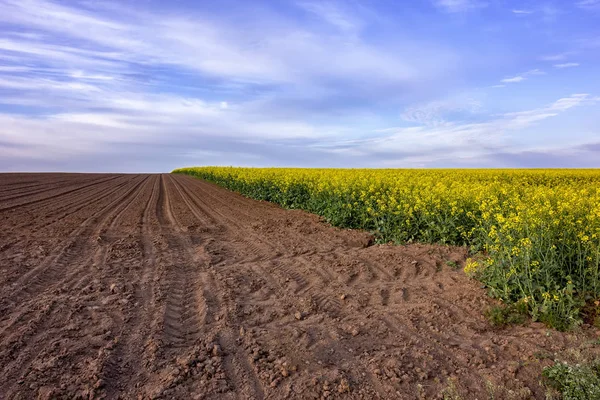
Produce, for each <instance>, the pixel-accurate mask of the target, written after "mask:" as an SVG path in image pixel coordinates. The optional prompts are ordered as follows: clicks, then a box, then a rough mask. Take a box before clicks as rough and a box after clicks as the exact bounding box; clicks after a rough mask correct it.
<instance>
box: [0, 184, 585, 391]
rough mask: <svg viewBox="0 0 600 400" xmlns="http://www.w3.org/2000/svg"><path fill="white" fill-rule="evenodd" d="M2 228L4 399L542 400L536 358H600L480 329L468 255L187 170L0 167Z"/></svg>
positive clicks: (525, 332) (577, 337)
mask: <svg viewBox="0 0 600 400" xmlns="http://www.w3.org/2000/svg"><path fill="white" fill-rule="evenodd" d="M0 228H1V229H0V398H2V399H4V398H6V399H32V398H42V399H50V398H69V399H71V398H85V399H87V398H108V399H116V398H124V399H140V398H142V399H146V398H165V399H167V398H176V399H189V398H192V399H194V398H198V399H204V398H208V399H211V398H212V399H267V398H268V399H283V398H302V399H311V398H314V399H317V398H364V399H377V398H380V399H389V398H400V399H418V398H424V399H434V398H442V392H443V391H444V390H446V391H447V393H450V392H452V391H453V390H454V391H455V392H458V393H461V394H462V396H463V398H465V399H487V398H492V397H490V393H491V392H494V393H495V394H494V396H495V397H493V398H495V399H501V398H514V399H517V398H523V399H529V398H536V399H543V398H545V397H544V396H545V388H544V387H543V386H541V385H540V372H541V370H542V368H543V366H545V365H548V364H549V363H550V361H549V359H551V358H553V357H554V355H555V354H561V353H563V352H568V351H574V349H582V348H585V349H587V350H586V351H596V348H595V347H594V346H591V345H589V343H591V339H594V337H593V336H592V332H591V331H589V330H587V331H586V330H584V331H580V332H578V333H567V334H565V333H560V332H556V331H552V330H548V329H546V328H544V326H542V325H541V324H531V323H529V324H526V325H524V326H517V327H511V328H507V329H503V330H498V329H495V328H494V327H492V326H490V324H489V323H488V322H487V321H486V319H485V318H484V316H483V313H484V311H485V310H486V308H488V307H490V306H491V305H492V304H493V302H492V300H490V299H489V298H488V297H487V296H486V294H485V292H484V290H483V289H482V288H481V287H480V285H479V284H478V283H477V282H475V281H472V280H469V279H468V278H467V277H466V276H465V275H464V274H463V273H462V272H461V271H460V270H455V269H453V268H451V267H450V266H449V265H448V264H446V262H447V261H454V262H455V263H457V264H458V265H462V264H463V263H464V260H465V258H466V251H465V250H464V249H461V248H452V247H442V246H430V245H416V244H415V245H408V246H388V245H371V239H370V237H369V235H368V234H366V233H362V232H357V231H350V230H340V229H336V228H332V227H330V226H328V225H327V224H325V223H323V222H321V221H320V220H319V218H318V217H316V216H314V215H310V214H307V213H304V212H300V211H289V210H283V209H281V208H279V207H277V206H274V205H272V204H268V203H261V202H256V201H253V200H249V199H246V198H244V197H242V196H239V195H237V194H235V193H231V192H229V191H227V190H224V189H222V188H219V187H216V186H214V185H212V184H209V183H206V182H203V181H200V180H196V179H192V178H189V177H185V176H173V175H102V174H97V175H93V174H85V175H84V174H3V175H0ZM585 346H587V347H585ZM449 386H454V387H455V389H448V387H449Z"/></svg>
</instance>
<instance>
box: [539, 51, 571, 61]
mask: <svg viewBox="0 0 600 400" xmlns="http://www.w3.org/2000/svg"><path fill="white" fill-rule="evenodd" d="M571 54H572V53H571V52H565V53H558V54H550V55H547V56H542V57H540V60H542V61H561V60H564V59H565V58H567V57H568V56H569V55H571Z"/></svg>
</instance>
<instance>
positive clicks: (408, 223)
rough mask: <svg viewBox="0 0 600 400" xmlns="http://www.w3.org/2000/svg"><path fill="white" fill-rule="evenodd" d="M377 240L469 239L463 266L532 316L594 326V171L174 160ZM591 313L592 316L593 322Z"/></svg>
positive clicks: (597, 259) (599, 288)
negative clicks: (298, 166) (218, 163)
mask: <svg viewBox="0 0 600 400" xmlns="http://www.w3.org/2000/svg"><path fill="white" fill-rule="evenodd" d="M174 173H183V174H189V175H192V176H196V177H199V178H202V179H206V180H208V181H211V182H214V183H216V184H219V185H222V186H224V187H226V188H228V189H231V190H234V191H237V192H240V193H242V194H243V195H245V196H248V197H251V198H254V199H258V200H266V201H272V202H275V203H278V204H280V205H282V206H284V207H288V208H299V209H304V210H307V211H309V212H313V213H316V214H319V215H322V216H323V217H325V218H326V219H327V221H329V222H330V223H331V224H333V225H336V226H340V227H347V228H357V229H365V230H369V231H371V232H373V233H374V234H375V235H376V237H377V238H378V240H379V241H382V242H389V241H392V242H395V243H407V242H414V241H419V242H428V243H445V244H453V245H465V246H469V247H470V249H471V251H472V254H474V256H473V257H472V258H470V259H469V260H467V263H466V265H465V272H466V273H467V274H469V275H471V276H473V277H474V278H477V279H479V280H480V281H481V282H483V283H484V284H485V285H486V287H487V288H488V289H489V291H490V294H491V295H492V296H494V297H496V298H498V299H500V300H502V301H503V302H504V303H506V304H513V305H517V306H518V307H519V308H520V309H522V310H526V311H527V312H528V313H529V314H530V315H531V316H532V317H533V318H534V319H535V320H541V321H544V322H546V323H547V324H549V325H551V326H554V327H556V328H559V329H567V328H570V327H573V326H574V325H576V324H578V323H580V322H581V321H582V319H584V318H585V319H589V321H590V322H595V323H596V324H598V326H600V318H597V315H600V313H598V311H599V310H600V282H599V275H598V274H599V272H600V271H599V269H600V171H599V170H401V169H380V170H376V169H295V168H293V169H286V168H264V169H263V168H233V167H197V168H181V169H177V170H175V171H174ZM594 318H596V321H594Z"/></svg>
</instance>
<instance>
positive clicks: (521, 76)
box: [500, 69, 546, 83]
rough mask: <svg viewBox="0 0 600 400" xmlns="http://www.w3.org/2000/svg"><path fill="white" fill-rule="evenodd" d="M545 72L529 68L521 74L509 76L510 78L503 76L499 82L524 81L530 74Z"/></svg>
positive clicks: (543, 73)
mask: <svg viewBox="0 0 600 400" xmlns="http://www.w3.org/2000/svg"><path fill="white" fill-rule="evenodd" d="M545 74H546V73H545V72H544V71H542V70H539V69H532V70H529V71H527V72H524V73H522V74H519V75H516V76H513V77H510V78H504V79H502V80H501V81H500V82H502V83H519V82H522V81H524V80H525V79H527V77H529V76H531V75H545Z"/></svg>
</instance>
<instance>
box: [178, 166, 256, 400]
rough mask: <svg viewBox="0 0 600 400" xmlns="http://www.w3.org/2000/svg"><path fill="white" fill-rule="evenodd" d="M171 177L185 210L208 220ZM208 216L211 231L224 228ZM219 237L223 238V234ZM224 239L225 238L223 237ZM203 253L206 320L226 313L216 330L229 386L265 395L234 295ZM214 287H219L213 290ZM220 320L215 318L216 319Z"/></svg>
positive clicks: (250, 395) (201, 273)
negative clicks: (243, 338)
mask: <svg viewBox="0 0 600 400" xmlns="http://www.w3.org/2000/svg"><path fill="white" fill-rule="evenodd" d="M168 181H169V184H170V185H169V186H172V188H173V189H174V190H175V191H176V193H177V194H178V196H179V198H180V199H182V200H183V202H184V203H185V204H186V205H187V210H186V211H188V212H189V214H191V218H196V219H197V221H198V222H199V223H201V224H202V223H205V222H206V220H207V218H206V216H205V215H202V214H200V215H199V213H198V211H196V210H194V204H197V203H196V201H194V199H193V197H192V196H193V195H192V194H190V192H189V191H187V190H185V187H184V186H182V185H181V184H180V183H179V182H178V180H177V177H172V176H169V179H168ZM186 197H187V198H186ZM202 210H204V209H202ZM184 217H185V216H184ZM187 218H190V216H189V215H188V216H187ZM188 220H189V219H188ZM209 220H211V223H212V224H213V225H212V226H211V227H210V228H209V229H208V230H209V232H212V234H213V235H214V234H216V233H219V232H224V231H223V229H222V228H219V223H218V222H217V221H216V219H212V218H210V217H209ZM180 226H181V224H180ZM221 226H222V225H221ZM204 231H205V230H203V229H201V232H204ZM217 237H218V238H221V237H220V236H217ZM222 239H225V238H224V237H222ZM187 248H188V249H193V248H194V246H193V244H192V243H191V242H189V243H187ZM205 252H206V249H205V248H202V253H203V254H204V253H205ZM204 257H208V259H209V262H206V263H203V265H204V266H205V267H204V268H201V269H200V271H199V276H200V278H201V282H202V286H203V293H202V294H203V297H204V303H205V305H209V306H208V307H207V310H209V311H210V310H212V312H210V314H205V322H208V323H210V322H213V318H210V317H208V315H210V316H214V315H215V314H223V315H217V318H218V319H217V321H218V322H219V330H218V331H217V332H216V334H215V343H216V345H217V346H218V348H219V351H218V353H219V355H220V356H221V357H222V367H223V370H224V375H225V376H224V378H225V380H226V381H227V382H228V388H229V390H230V391H232V392H234V393H244V396H247V397H248V398H253V399H263V398H264V389H263V386H262V384H261V382H260V380H259V379H258V377H257V376H256V373H255V371H254V370H253V368H252V366H251V363H250V360H249V357H248V354H247V353H246V351H245V349H244V348H241V347H240V346H239V344H238V335H239V330H240V326H239V325H238V324H237V323H236V320H235V318H233V317H232V313H233V311H234V310H235V304H234V301H235V298H234V295H233V294H232V293H230V291H229V290H228V289H227V287H226V286H224V285H222V283H221V278H222V277H221V276H219V275H218V273H217V272H215V268H210V269H209V268H207V267H208V264H210V255H209V254H206V255H205V256H204ZM204 257H203V259H204ZM211 288H215V289H217V290H216V291H215V290H211ZM217 293H218V295H217ZM217 321H214V322H215V323H216V322H217ZM205 325H207V324H205ZM209 328H210V327H209V326H205V331H208V330H209Z"/></svg>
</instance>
